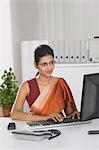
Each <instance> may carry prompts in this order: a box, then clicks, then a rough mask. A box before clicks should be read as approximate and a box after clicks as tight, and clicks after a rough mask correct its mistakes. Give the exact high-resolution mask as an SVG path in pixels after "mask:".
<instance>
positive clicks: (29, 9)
mask: <svg viewBox="0 0 99 150" xmlns="http://www.w3.org/2000/svg"><path fill="white" fill-rule="evenodd" d="M9 3H10V5H9ZM10 13H11V20H10ZM11 32H12V33H11ZM98 34H99V0H0V52H2V53H0V69H2V66H3V67H4V68H5V67H6V65H7V66H10V65H12V66H14V70H15V74H16V76H17V79H18V80H19V82H21V81H22V79H21V73H22V71H21V48H20V42H21V41H24V40H37V39H39V40H45V39H87V38H88V36H93V35H98ZM11 38H12V40H11ZM12 51H13V52H12ZM8 54H9V57H8Z"/></svg>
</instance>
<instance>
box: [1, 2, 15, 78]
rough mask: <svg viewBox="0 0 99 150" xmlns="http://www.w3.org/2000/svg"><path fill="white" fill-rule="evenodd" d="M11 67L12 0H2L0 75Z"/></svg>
mask: <svg viewBox="0 0 99 150" xmlns="http://www.w3.org/2000/svg"><path fill="white" fill-rule="evenodd" d="M9 67H12V68H13V51H12V32H11V16H10V0H0V76H1V75H2V73H3V70H4V69H8V68H9ZM0 80H1V78H0Z"/></svg>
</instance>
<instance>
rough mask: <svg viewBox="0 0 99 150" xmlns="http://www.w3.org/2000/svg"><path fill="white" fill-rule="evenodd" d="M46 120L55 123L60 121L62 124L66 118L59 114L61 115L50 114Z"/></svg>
mask: <svg viewBox="0 0 99 150" xmlns="http://www.w3.org/2000/svg"><path fill="white" fill-rule="evenodd" d="M46 119H47V120H48V119H53V120H54V121H55V122H57V121H59V122H62V121H63V119H64V117H63V116H62V115H61V114H59V113H52V114H50V115H49V116H46Z"/></svg>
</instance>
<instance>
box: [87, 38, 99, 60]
mask: <svg viewBox="0 0 99 150" xmlns="http://www.w3.org/2000/svg"><path fill="white" fill-rule="evenodd" d="M88 50H89V61H90V62H99V37H94V38H91V39H89V40H88Z"/></svg>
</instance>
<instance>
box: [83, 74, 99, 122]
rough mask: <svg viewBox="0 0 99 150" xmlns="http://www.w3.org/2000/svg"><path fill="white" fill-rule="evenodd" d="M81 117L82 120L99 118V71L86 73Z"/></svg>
mask: <svg viewBox="0 0 99 150" xmlns="http://www.w3.org/2000/svg"><path fill="white" fill-rule="evenodd" d="M80 118H81V120H82V121H85V120H91V119H96V118H99V73H94V74H86V75H84V78H83V87H82V100H81V117H80Z"/></svg>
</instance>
